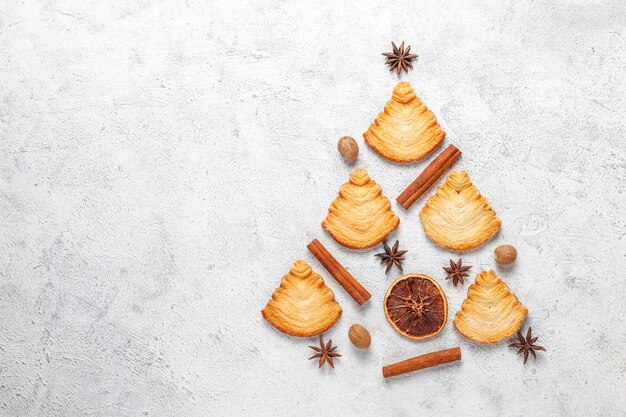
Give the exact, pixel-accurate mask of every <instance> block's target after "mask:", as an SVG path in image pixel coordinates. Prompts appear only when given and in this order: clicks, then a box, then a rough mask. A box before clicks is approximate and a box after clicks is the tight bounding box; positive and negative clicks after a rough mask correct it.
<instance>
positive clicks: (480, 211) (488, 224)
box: [420, 171, 500, 251]
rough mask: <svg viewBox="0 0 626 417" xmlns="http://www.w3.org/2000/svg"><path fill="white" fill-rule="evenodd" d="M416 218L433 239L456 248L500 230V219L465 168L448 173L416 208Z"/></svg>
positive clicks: (471, 245)
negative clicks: (419, 209) (417, 212)
mask: <svg viewBox="0 0 626 417" xmlns="http://www.w3.org/2000/svg"><path fill="white" fill-rule="evenodd" d="M420 219H421V220H422V224H423V225H424V231H425V232H426V235H427V236H428V237H429V238H430V239H431V240H432V241H433V242H435V243H436V244H438V245H439V246H443V247H444V248H447V249H450V250H458V251H465V250H471V249H474V248H476V247H478V246H480V245H482V244H483V243H485V242H486V241H488V240H489V239H491V238H492V237H493V236H494V235H495V234H496V233H497V232H498V229H500V219H498V217H497V216H496V213H495V212H494V211H493V209H492V208H491V206H490V205H489V203H488V202H487V199H486V198H485V197H483V196H482V195H480V192H479V191H478V189H477V188H476V187H475V186H474V184H472V181H471V180H470V177H469V175H467V172H465V171H460V172H459V171H454V172H452V173H451V174H450V175H449V176H448V179H446V182H445V183H444V184H443V185H441V186H439V188H437V192H436V193H435V194H434V195H433V196H432V197H430V198H429V199H428V201H427V202H426V205H425V206H424V207H423V208H422V210H421V211H420Z"/></svg>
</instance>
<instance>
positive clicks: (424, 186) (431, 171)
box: [396, 145, 461, 209]
mask: <svg viewBox="0 0 626 417" xmlns="http://www.w3.org/2000/svg"><path fill="white" fill-rule="evenodd" d="M459 156H461V151H460V150H458V149H457V148H456V146H454V145H450V146H448V147H447V148H446V149H445V150H444V151H443V152H441V153H440V154H439V155H438V156H437V157H436V158H435V159H433V161H432V162H431V163H430V164H429V165H428V166H427V167H426V169H424V171H422V173H421V174H420V175H419V177H417V179H416V180H415V181H413V182H412V183H411V184H410V185H409V186H408V187H406V189H405V190H404V191H402V193H401V194H400V195H399V196H398V198H396V201H397V202H398V203H400V205H401V206H402V207H404V208H405V209H408V208H409V207H411V205H412V204H413V203H415V200H417V199H418V198H419V197H420V196H421V195H422V194H424V193H425V192H426V191H427V190H428V189H429V188H430V187H431V186H432V185H433V184H434V183H435V181H437V179H438V178H439V177H441V175H443V173H444V172H446V171H447V170H448V169H449V168H450V167H451V166H452V164H453V163H454V162H455V161H456V160H457V159H458V157H459Z"/></svg>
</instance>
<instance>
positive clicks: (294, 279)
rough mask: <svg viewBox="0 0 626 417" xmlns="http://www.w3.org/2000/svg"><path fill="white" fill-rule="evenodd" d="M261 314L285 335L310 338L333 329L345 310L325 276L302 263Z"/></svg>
mask: <svg viewBox="0 0 626 417" xmlns="http://www.w3.org/2000/svg"><path fill="white" fill-rule="evenodd" d="M261 313H262V314H263V317H265V320H267V321H268V322H269V323H270V324H271V325H272V326H274V327H276V328H277V329H278V330H280V331H281V332H283V333H287V334H290V335H292V336H302V337H306V336H315V335H316V334H320V333H323V332H325V331H326V330H328V329H330V328H331V327H332V326H333V325H334V324H335V323H336V322H337V320H339V317H341V307H339V304H338V303H337V301H335V294H333V291H332V290H331V289H330V288H328V287H327V286H326V284H324V280H323V279H322V277H321V276H320V275H319V274H317V273H315V272H313V270H312V269H311V267H310V266H309V264H307V263H306V262H304V261H300V260H298V261H296V262H294V264H293V266H292V267H291V270H290V271H289V273H288V274H287V275H285V276H284V277H283V279H282V281H281V282H280V286H279V287H278V288H276V290H275V291H274V293H273V294H272V298H271V299H270V300H269V302H268V303H267V305H266V306H265V308H264V309H263V310H261Z"/></svg>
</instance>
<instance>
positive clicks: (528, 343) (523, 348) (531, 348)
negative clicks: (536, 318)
mask: <svg viewBox="0 0 626 417" xmlns="http://www.w3.org/2000/svg"><path fill="white" fill-rule="evenodd" d="M531 329H532V327H529V328H528V333H526V338H525V339H524V336H522V334H521V333H520V332H517V338H518V339H519V343H511V344H510V345H509V347H511V348H519V350H518V351H517V354H518V355H519V354H520V353H522V352H524V364H525V363H526V361H527V360H528V354H529V353H530V354H531V355H533V358H535V359H537V354H536V353H535V351H536V350H543V351H544V352H545V351H546V348H544V347H542V346H537V345H535V342H536V341H537V339H539V337H536V336H535V337H532V334H531V331H532V330H531Z"/></svg>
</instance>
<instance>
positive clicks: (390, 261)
mask: <svg viewBox="0 0 626 417" xmlns="http://www.w3.org/2000/svg"><path fill="white" fill-rule="evenodd" d="M399 244H400V241H399V240H396V243H394V244H393V248H389V245H387V241H386V240H385V241H383V247H384V248H385V251H384V252H381V253H377V254H376V255H375V256H379V257H381V258H382V259H381V261H380V264H381V265H382V264H385V263H386V264H387V270H385V274H386V273H387V272H389V270H390V269H391V267H392V266H393V265H395V266H397V267H398V269H400V271H402V261H404V256H402V255H404V254H405V253H406V252H407V251H405V250H398V245H399Z"/></svg>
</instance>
